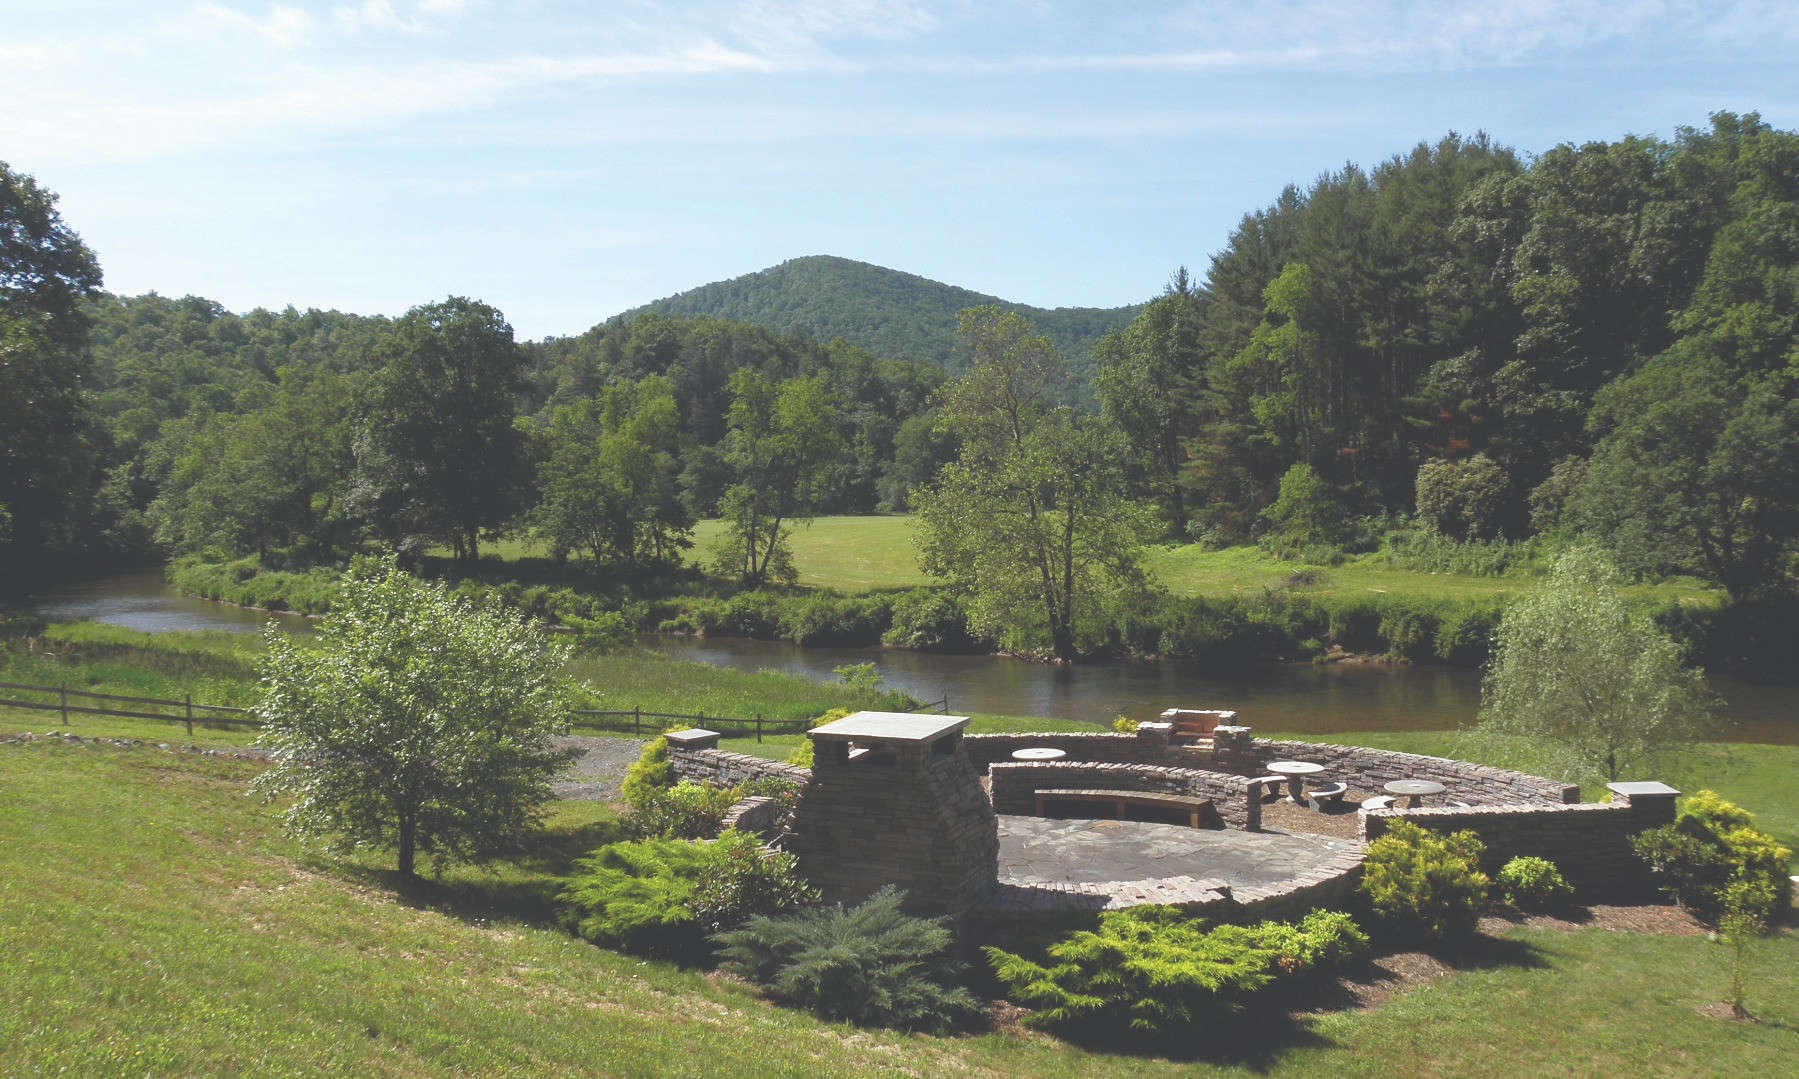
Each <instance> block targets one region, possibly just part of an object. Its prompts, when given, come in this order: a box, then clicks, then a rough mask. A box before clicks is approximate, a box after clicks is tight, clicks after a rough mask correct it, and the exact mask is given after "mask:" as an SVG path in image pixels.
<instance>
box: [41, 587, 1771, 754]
mask: <svg viewBox="0 0 1799 1079" xmlns="http://www.w3.org/2000/svg"><path fill="white" fill-rule="evenodd" d="M31 606H32V608H33V609H34V610H36V611H37V612H39V613H40V614H42V615H43V616H44V617H47V618H51V619H55V620H58V621H75V620H86V621H93V622H107V623H111V624H114V625H121V626H127V627H129V628H132V629H137V630H143V631H146V632H152V633H162V632H168V631H171V630H193V629H200V630H228V631H235V632H254V631H255V630H257V629H259V628H261V627H262V626H263V625H265V624H266V623H267V622H268V621H269V620H270V618H275V619H276V620H277V621H278V622H280V623H281V624H282V625H283V626H286V627H289V628H290V629H296V630H304V629H305V628H306V627H307V621H306V620H305V619H303V618H300V617H298V616H295V615H270V614H269V613H268V612H264V611H249V610H244V609H242V608H238V607H232V606H229V605H227V604H222V603H211V602H208V601H206V600H200V599H193V598H190V597H187V596H182V595H179V594H177V593H175V592H173V591H172V590H170V589H169V587H168V586H167V585H166V584H165V583H164V582H163V579H162V577H161V575H159V574H153V573H150V574H133V575H130V576H125V577H112V578H107V579H105V580H97V581H89V582H86V583H83V584H81V585H78V586H74V587H70V588H66V589H62V590H59V591H56V592H53V593H47V594H45V595H43V596H41V597H38V598H37V599H35V600H34V601H33V602H32V604H31ZM645 644H646V645H647V646H648V647H650V648H653V649H655V650H657V651H659V652H661V653H663V654H665V655H667V656H670V657H671V658H675V659H685V660H696V661H698V662H701V663H709V664H712V665H713V666H718V667H730V668H735V669H738V670H747V671H756V670H765V669H769V670H782V671H790V672H792V673H795V674H801V675H805V676H807V677H809V678H814V679H820V680H824V681H829V680H831V679H832V678H834V677H835V675H834V674H833V673H832V670H833V668H835V667H840V666H843V665H845V664H851V663H874V664H875V665H876V666H877V667H878V668H879V670H880V672H881V675H882V677H883V678H884V679H885V680H886V684H887V685H889V686H892V687H894V688H897V689H901V690H904V691H905V692H907V693H910V694H912V695H913V696H915V697H918V698H919V699H921V700H935V699H937V698H940V697H943V696H945V695H947V696H948V697H949V704H950V709H951V710H952V711H954V712H957V713H961V714H968V713H1000V714H1007V715H1032V716H1052V717H1056V718H1061V719H1078V720H1085V721H1088V722H1092V723H1099V724H1104V723H1108V722H1109V721H1110V720H1111V718H1112V717H1113V716H1115V715H1120V714H1122V715H1128V716H1130V717H1132V718H1134V719H1150V718H1153V717H1154V716H1155V715H1156V713H1158V712H1160V711H1161V710H1162V709H1164V708H1169V707H1182V708H1227V709H1234V710H1235V711H1237V712H1238V713H1239V715H1240V716H1241V718H1242V721H1243V722H1245V723H1248V724H1249V725H1251V726H1254V727H1259V728H1261V729H1262V730H1265V731H1297V732H1312V733H1329V732H1333V731H1361V730H1445V729H1452V728H1455V727H1458V726H1462V725H1464V724H1466V723H1469V722H1471V721H1472V720H1473V718H1474V714H1475V711H1476V710H1477V709H1478V707H1479V705H1480V672H1478V671H1474V670H1468V669H1465V668H1456V667H1439V666H1431V665H1425V664H1417V665H1406V664H1402V665H1387V664H1353V665H1352V664H1332V665H1328V666H1315V665H1313V664H1310V663H1256V664H1248V665H1245V666H1243V667H1242V668H1239V669H1237V670H1235V671H1231V672H1218V671H1211V670H1204V669H1201V668H1197V667H1194V666H1191V665H1188V664H1183V663H1175V662H1162V663H1107V664H1094V665H1091V666H1077V667H1054V666H1050V665H1047V664H1042V663H1031V662H1027V661H1025V660H1018V659H1008V658H1006V657H1003V656H978V655H977V656H958V655H939V654H935V653H929V652H910V651H906V650H904V649H888V648H803V647H801V646H799V645H796V644H789V643H786V642H782V641H752V640H743V639H739V638H707V639H696V638H686V637H653V638H648V639H646V641H645ZM1714 684H1715V685H1716V687H1717V689H1718V691H1719V692H1720V694H1722V695H1723V697H1724V698H1725V700H1726V701H1727V702H1728V707H1727V709H1726V718H1727V720H1728V721H1729V724H1730V728H1729V730H1728V731H1727V732H1726V733H1725V734H1724V738H1725V739H1726V740H1729V741H1735V742H1763V743H1776V744H1781V745H1799V689H1796V688H1792V687H1784V686H1763V685H1754V684H1751V683H1746V682H1740V681H1737V680H1735V679H1730V678H1718V679H1714Z"/></svg>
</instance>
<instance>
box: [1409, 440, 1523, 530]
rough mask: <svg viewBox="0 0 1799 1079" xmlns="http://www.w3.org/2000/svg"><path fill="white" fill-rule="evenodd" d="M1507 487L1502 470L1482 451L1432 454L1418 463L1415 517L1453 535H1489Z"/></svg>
mask: <svg viewBox="0 0 1799 1079" xmlns="http://www.w3.org/2000/svg"><path fill="white" fill-rule="evenodd" d="M1510 487H1511V484H1510V481H1509V480H1507V479H1506V475H1505V470H1504V469H1502V468H1500V467H1499V465H1498V464H1496V463H1495V462H1494V461H1493V459H1492V458H1491V457H1488V456H1487V455H1486V454H1484V453H1477V454H1474V455H1473V456H1471V457H1464V458H1461V459H1459V460H1455V461H1446V460H1444V459H1442V458H1440V457H1437V458H1432V459H1431V460H1429V461H1426V462H1424V463H1423V464H1422V465H1419V466H1418V475H1417V483H1416V490H1417V493H1418V520H1419V521H1421V522H1423V523H1424V525H1425V526H1426V527H1428V528H1430V529H1432V530H1434V531H1437V532H1441V533H1443V534H1444V535H1446V536H1451V537H1454V538H1456V539H1472V540H1483V539H1488V538H1490V537H1491V536H1492V535H1493V533H1494V532H1496V531H1498V528H1499V515H1500V512H1501V511H1502V510H1503V509H1504V508H1505V501H1506V496H1507V495H1508V494H1509V493H1510Z"/></svg>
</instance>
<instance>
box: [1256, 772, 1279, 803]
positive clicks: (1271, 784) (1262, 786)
mask: <svg viewBox="0 0 1799 1079" xmlns="http://www.w3.org/2000/svg"><path fill="white" fill-rule="evenodd" d="M1286 789H1287V777H1286V776H1259V777H1257V778H1255V779H1252V780H1250V781H1249V796H1250V797H1251V798H1260V799H1261V800H1262V801H1264V802H1272V801H1274V800H1275V799H1276V798H1279V797H1280V796H1281V792H1282V791H1284V790H1286Z"/></svg>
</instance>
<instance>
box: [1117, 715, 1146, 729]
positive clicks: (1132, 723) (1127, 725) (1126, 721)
mask: <svg viewBox="0 0 1799 1079" xmlns="http://www.w3.org/2000/svg"><path fill="white" fill-rule="evenodd" d="M1142 725H1143V724H1142V721H1141V720H1136V719H1132V718H1131V717H1130V716H1126V715H1117V716H1113V717H1112V730H1113V731H1114V732H1115V733H1118V734H1136V733H1137V728H1138V727H1140V726H1142Z"/></svg>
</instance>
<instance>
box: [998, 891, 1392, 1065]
mask: <svg viewBox="0 0 1799 1079" xmlns="http://www.w3.org/2000/svg"><path fill="white" fill-rule="evenodd" d="M1367 946H1368V938H1367V936H1366V935H1365V934H1363V933H1362V931H1361V930H1360V929H1358V928H1357V927H1356V924H1355V922H1353V921H1352V920H1351V919H1350V918H1349V916H1348V915H1345V914H1338V913H1334V912H1330V911H1315V912H1313V913H1312V914H1310V915H1308V916H1307V917H1306V919H1305V920H1304V921H1303V922H1301V923H1300V924H1298V925H1291V924H1288V923H1284V922H1263V923H1261V924H1259V925H1254V926H1240V925H1223V926H1218V927H1217V928H1215V929H1207V928H1205V926H1204V924H1203V923H1201V922H1199V921H1197V920H1194V919H1192V918H1189V917H1187V916H1185V915H1183V914H1181V913H1180V912H1179V911H1177V910H1175V909H1174V908H1172V907H1132V908H1129V909H1126V910H1119V911H1106V912H1103V913H1102V914H1101V915H1100V922H1099V927H1098V928H1097V929H1094V930H1082V931H1080V932H1077V933H1074V934H1072V935H1070V936H1069V937H1067V938H1065V939H1063V940H1061V941H1058V942H1057V943H1055V944H1052V945H1050V947H1049V949H1048V960H1049V962H1050V964H1051V965H1045V964H1039V963H1034V962H1031V961H1030V960H1028V959H1025V958H1023V957H1021V956H1018V955H1014V954H1012V953H1010V952H1007V951H1004V950H1002V949H999V948H987V949H985V951H986V954H987V958H988V960H989V961H990V962H991V963H992V964H993V970H994V974H995V976H996V977H998V979H999V980H1000V982H1001V983H1002V984H1004V985H1005V986H1006V987H1007V991H1008V992H1009V993H1010V995H1011V996H1012V998H1013V999H1014V1000H1016V1001H1018V1002H1019V1003H1020V1004H1024V1005H1027V1006H1028V1007H1030V1008H1031V1009H1032V1011H1031V1013H1030V1014H1029V1015H1027V1016H1026V1017H1025V1022H1026V1023H1029V1024H1030V1025H1032V1026H1039V1027H1049V1028H1054V1029H1060V1030H1069V1031H1079V1032H1083V1033H1088V1034H1094V1035H1099V1036H1102V1037H1121V1036H1125V1035H1136V1034H1146V1033H1147V1034H1155V1035H1174V1034H1181V1033H1185V1032H1188V1031H1191V1030H1192V1029H1194V1028H1195V1027H1200V1026H1204V1025H1207V1024H1214V1023H1217V1022H1219V1021H1221V1020H1223V1019H1225V1018H1226V1017H1228V1016H1230V1015H1231V1014H1233V1013H1234V1012H1236V1011H1237V1010H1238V1009H1240V1008H1241V1007H1242V1005H1243V1003H1244V1002H1245V1001H1246V1000H1248V999H1249V998H1250V997H1252V996H1253V995H1255V994H1256V993H1257V992H1259V991H1260V990H1262V989H1264V988H1266V987H1267V986H1268V985H1270V984H1271V983H1273V982H1276V981H1279V980H1290V979H1297V978H1300V977H1303V976H1305V975H1307V974H1310V973H1312V972H1315V971H1321V970H1326V969H1330V968H1333V967H1336V966H1339V965H1341V964H1343V963H1345V962H1347V961H1348V960H1350V959H1352V958H1354V957H1355V956H1357V955H1360V954H1362V953H1363V952H1364V951H1365V950H1366V949H1367Z"/></svg>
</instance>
